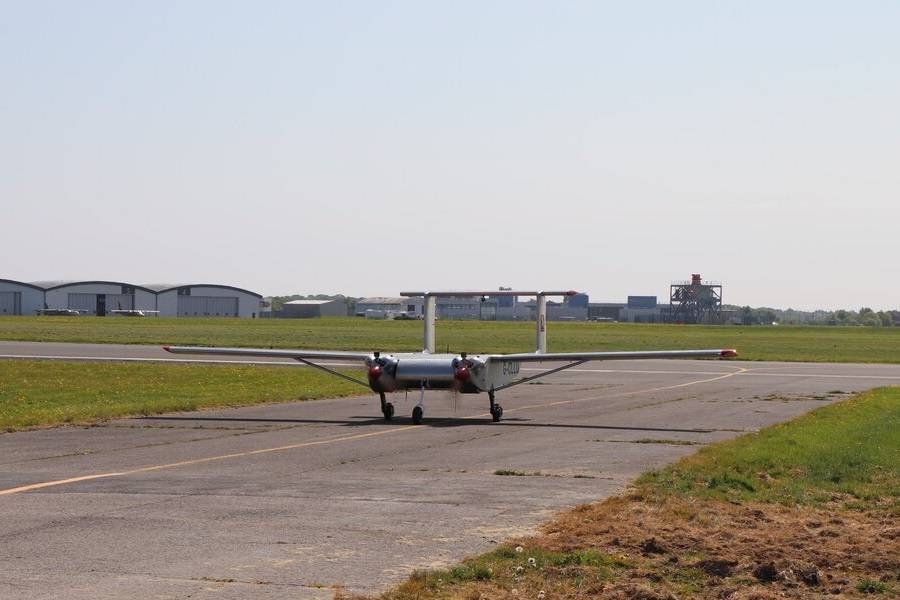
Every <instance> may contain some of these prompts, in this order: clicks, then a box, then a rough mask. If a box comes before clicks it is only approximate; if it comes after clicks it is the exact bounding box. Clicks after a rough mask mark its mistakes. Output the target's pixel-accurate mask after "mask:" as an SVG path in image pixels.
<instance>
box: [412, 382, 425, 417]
mask: <svg viewBox="0 0 900 600" xmlns="http://www.w3.org/2000/svg"><path fill="white" fill-rule="evenodd" d="M424 416H425V382H424V381H423V382H422V392H421V394H420V395H419V403H418V404H416V405H415V406H414V407H413V413H412V422H413V425H421V424H422V417H424Z"/></svg>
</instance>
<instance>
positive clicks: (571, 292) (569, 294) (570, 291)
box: [566, 290, 578, 296]
mask: <svg viewBox="0 0 900 600" xmlns="http://www.w3.org/2000/svg"><path fill="white" fill-rule="evenodd" d="M577 295H578V292H577V291H576V290H569V291H568V292H566V296H577Z"/></svg>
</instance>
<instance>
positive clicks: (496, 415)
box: [488, 390, 503, 423]
mask: <svg viewBox="0 0 900 600" xmlns="http://www.w3.org/2000/svg"><path fill="white" fill-rule="evenodd" d="M488 399H489V400H490V401H491V419H492V420H493V421H494V423H496V422H498V421H499V420H500V417H502V416H503V407H502V406H500V405H499V404H497V403H496V402H494V391H493V390H491V391H490V392H488Z"/></svg>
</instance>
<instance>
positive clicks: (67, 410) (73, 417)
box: [0, 360, 363, 431]
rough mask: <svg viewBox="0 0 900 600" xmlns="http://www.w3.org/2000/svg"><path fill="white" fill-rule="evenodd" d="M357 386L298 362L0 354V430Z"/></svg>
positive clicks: (333, 392)
mask: <svg viewBox="0 0 900 600" xmlns="http://www.w3.org/2000/svg"><path fill="white" fill-rule="evenodd" d="M360 391H363V388H361V387H359V386H357V385H354V384H352V383H349V382H346V381H342V380H340V379H337V378H336V377H333V376H331V375H328V374H326V373H322V372H319V371H316V370H313V369H303V368H291V367H264V366H256V365H252V366H251V365H236V366H229V365H186V364H174V365H173V364H150V363H85V362H77V363H75V362H57V361H29V360H0V431H13V430H17V429H26V428H30V427H40V426H49V425H60V424H67V423H93V422H97V421H102V420H105V419H111V418H115V417H124V416H129V415H154V414H159V413H164V412H171V411H184V410H197V409H200V408H211V407H221V406H237V405H241V406H243V405H249V404H258V403H264V402H276V401H287V400H308V399H313V398H325V397H335V396H346V395H348V394H353V393H358V392H360Z"/></svg>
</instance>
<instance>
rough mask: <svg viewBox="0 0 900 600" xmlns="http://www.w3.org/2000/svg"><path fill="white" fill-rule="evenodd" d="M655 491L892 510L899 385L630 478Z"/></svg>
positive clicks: (897, 502)
mask: <svg viewBox="0 0 900 600" xmlns="http://www.w3.org/2000/svg"><path fill="white" fill-rule="evenodd" d="M637 483H638V485H639V486H644V487H646V488H648V489H649V490H651V491H653V492H655V493H657V494H676V495H679V496H689V497H709V498H717V499H725V500H737V501H741V502H744V501H760V502H777V503H781V504H791V505H793V504H811V505H816V504H821V503H823V502H827V501H830V500H833V499H834V497H835V494H838V495H840V496H842V497H844V498H845V500H846V502H847V503H848V505H849V506H850V507H855V508H875V507H876V506H881V507H884V506H889V507H891V508H893V510H895V511H897V510H900V387H893V388H880V389H876V390H872V391H869V392H866V393H863V394H860V395H857V396H854V397H853V398H850V399H848V400H845V401H843V402H839V403H836V404H832V405H829V406H824V407H822V408H819V409H817V410H815V411H813V412H811V413H808V414H806V415H804V416H802V417H800V418H798V419H795V420H793V421H790V422H788V423H783V424H781V425H775V426H773V427H769V428H766V429H763V430H762V431H760V432H758V433H754V434H750V435H746V436H742V437H740V438H737V439H735V440H731V441H728V442H722V443H720V444H715V445H712V446H708V447H706V448H703V449H702V450H700V451H699V452H697V453H696V454H694V455H692V456H690V457H687V458H685V459H683V460H681V461H679V462H678V463H676V464H674V465H672V466H670V467H667V468H665V469H661V470H659V471H654V472H651V473H648V474H646V475H644V476H643V477H641V478H640V479H639V480H638V482H637Z"/></svg>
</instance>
